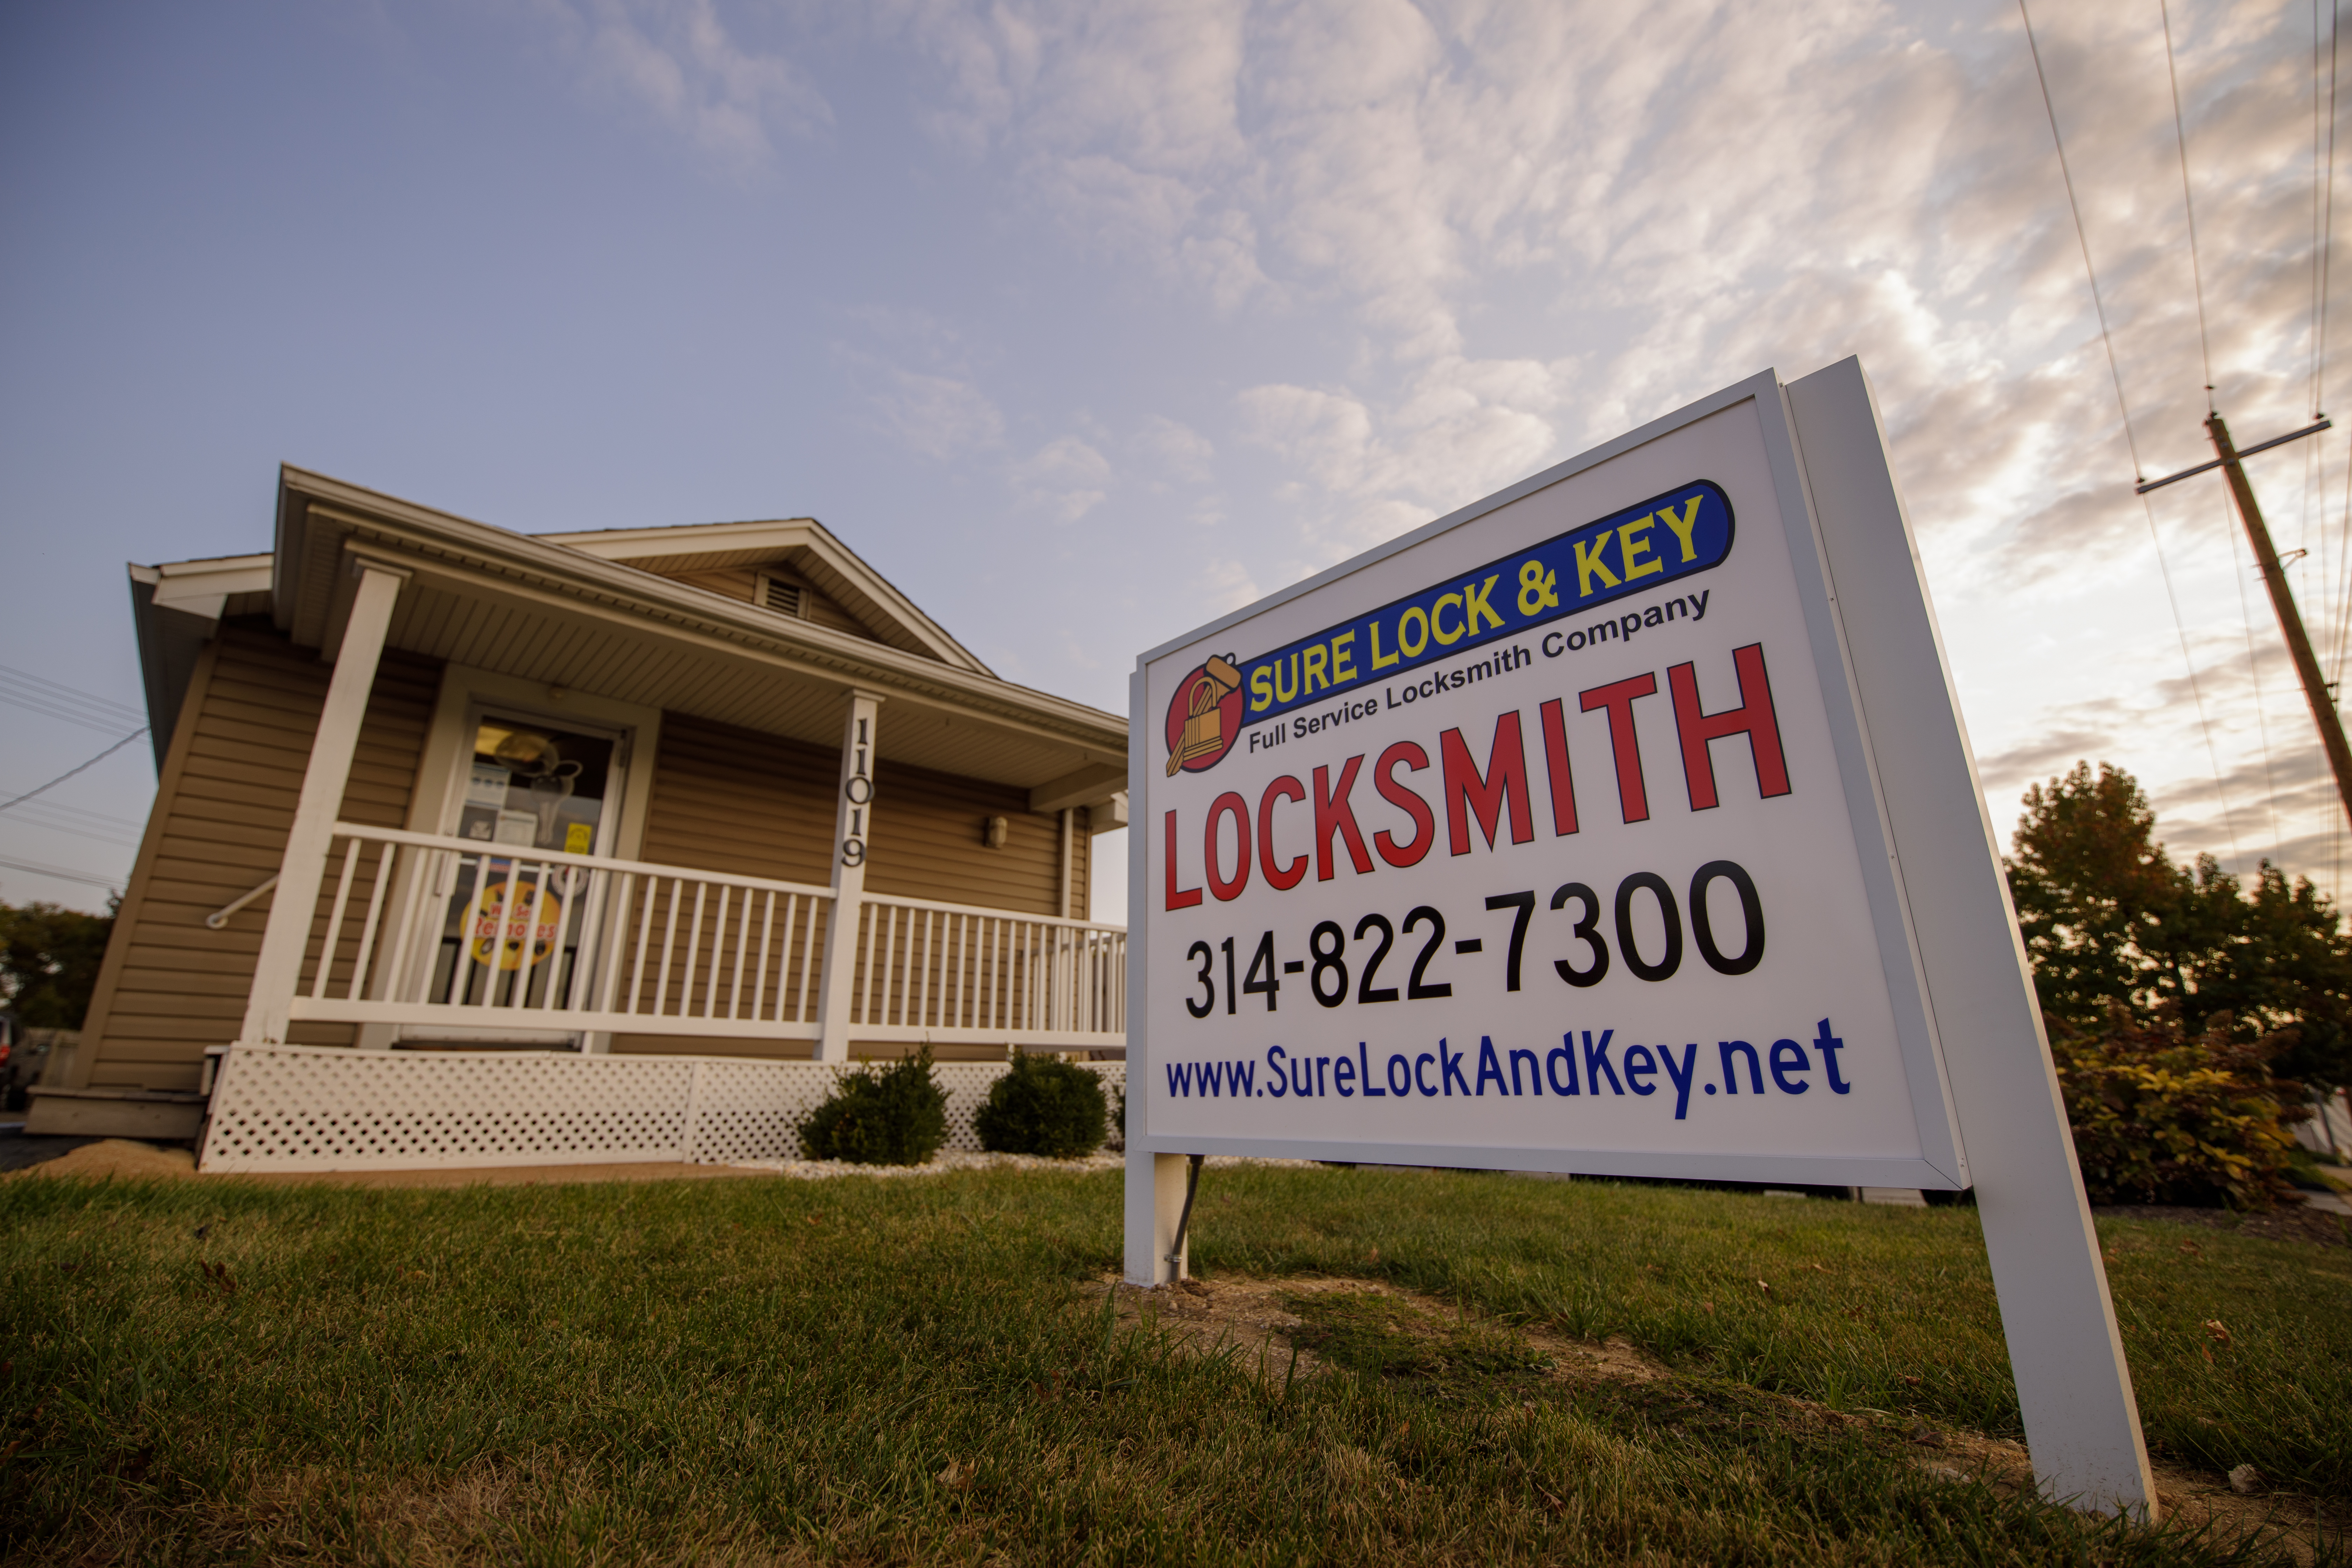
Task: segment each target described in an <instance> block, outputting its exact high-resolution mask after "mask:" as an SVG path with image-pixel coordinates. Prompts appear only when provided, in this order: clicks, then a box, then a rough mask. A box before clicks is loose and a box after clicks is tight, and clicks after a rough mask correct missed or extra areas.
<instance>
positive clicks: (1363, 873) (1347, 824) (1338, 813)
mask: <svg viewBox="0 0 2352 1568" xmlns="http://www.w3.org/2000/svg"><path fill="white" fill-rule="evenodd" d="M1363 765H1364V759H1363V758H1362V757H1360V756H1355V757H1349V759H1348V760H1347V761H1346V762H1345V763H1341V764H1340V766H1339V788H1338V789H1337V790H1333V789H1331V788H1330V787H1329V784H1330V779H1331V770H1330V769H1329V768H1317V769H1316V770H1315V879H1316V880H1317V881H1318V882H1328V881H1329V880H1330V879H1331V835H1332V833H1333V832H1334V831H1335V830H1336V831H1337V832H1338V833H1339V837H1342V838H1344V839H1346V840H1347V841H1348V860H1349V864H1350V865H1352V866H1354V867H1355V868H1356V875H1357V876H1359V877H1369V876H1370V875H1371V871H1372V858H1371V856H1370V853H1369V852H1367V851H1366V850H1365V848H1364V834H1363V830H1362V829H1361V828H1360V827H1358V826H1356V808H1355V807H1354V806H1352V805H1349V804H1348V794H1349V791H1350V790H1353V789H1354V788H1355V787H1356V770H1357V769H1358V768H1360V767H1362V766H1363Z"/></svg>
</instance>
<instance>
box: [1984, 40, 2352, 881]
mask: <svg viewBox="0 0 2352 1568" xmlns="http://www.w3.org/2000/svg"><path fill="white" fill-rule="evenodd" d="M2017 15H2018V16H2019V18H2020V19H2021V21H2023V22H2024V24H2025V46H2026V47H2027V48H2028V49H2030V50H2031V51H2032V55H2033V79H2034V80H2035V81H2036V82H2038V83H2039V84H2041V88H2042V112H2043V113H2044V114H2046V115H2048V116H2049V119H2050V141H2051V144H2052V145H2053V146H2054V147H2056V148H2057V150H2058V173H2059V174H2060V175H2062V176H2063V178H2064V180H2065V182H2066V210H2067V211H2068V212H2069V213H2071V214H2073V215H2074V243H2075V244H2076V245H2077V246H2079V247H2081V248H2082V252H2083V276H2084V278H2086V279H2089V280H2090V284H2091V309H2092V310H2094V311H2095V312H2096V313H2097V315H2098V319H2099V341H2100V342H2103V343H2105V345H2106V350H2107V374H2108V375H2109V376H2110V377H2111V378H2113V380H2114V382H2115V386H2116V410H2117V412H2119V413H2120V414H2121V415H2122V416H2123V421H2124V445H2125V446H2126V447H2128V448H2129V449H2130V452H2131V459H2132V477H2133V479H2145V478H2146V477H2147V475H2146V473H2145V472H2144V470H2143V469H2142V468H2141V467H2140V460H2139V442H2138V441H2137V439H2136V438H2135V437H2133V435H2132V422H2131V403H2130V401H2129V400H2128V399H2126V397H2125V396H2124V374H2123V371H2122V369H2121V368H2120V367H2119V366H2118V365H2117V364H2116V340H2115V337H2114V335H2113V333H2111V332H2110V331H2108V328H2107V307H2106V304H2105V301H2104V300H2101V298H2100V297H2099V272H2098V268H2095V267H2094V266H2092V265H2091V239H2090V236H2089V235H2088V234H2087V233H2085V232H2084V228H2083V204H2082V203H2081V202H2080V201H2079V200H2077V199H2076V198H2075V195H2074V170H2073V169H2072V168H2071V167H2070V166H2069V165H2068V163H2067V162H2066V139H2065V137H2063V135H2061V134H2060V133H2059V131H2058V110H2057V106H2056V105H2055V104H2053V102H2052V101H2051V98H2050V77H2049V73H2048V72H2046V71H2044V70H2043V69H2042V45H2041V43H2040V42H2039V41H2038V40H2037V39H2036V38H2035V37H2034V36H2033V16H2032V13H2031V12H2029V11H2028V10H2027V9H2026V6H2025V0H2017ZM2347 484H2352V473H2348V474H2347ZM2139 501H2140V510H2141V511H2142V512H2144V513H2145V514H2146V516H2147V538H2148V542H2149V543H2150V544H2152V545H2154V546H2155V547H2156V569H2157V573H2158V575H2159V576H2161V577H2162V578H2163V579H2164V602H2165V603H2166V604H2167V605H2170V606H2171V609H2172V630H2173V635H2174V636H2176V637H2179V639H2180V667H2181V669H2182V670H2183V672H2184V673H2186V674H2187V675H2188V677H2189V698H2190V699H2191V700H2193V701H2194V702H2195V703H2196V705H2197V728H2198V730H2199V731H2200V732H2201V733H2202V734H2203V735H2204V737H2205V760H2206V762H2207V763H2208V764H2210V766H2211V768H2212V770H2213V798H2214V800H2215V801H2216V802H2218V803H2219V804H2220V805H2221V828H2222V831H2223V832H2224V833H2225V834H2227V835H2228V836H2229V839H2230V858H2231V859H2232V860H2236V859H2238V858H2240V851H2239V848H2238V824H2237V819H2236V817H2235V816H2233V815H2232V814H2231V810H2230V792H2229V789H2228V787H2227V786H2226V785H2224V784H2222V782H2221V752H2220V750H2219V749H2218V748H2217V747H2215V745H2214V744H2213V725H2212V721H2210V720H2209V719H2207V718H2206V716H2205V693H2204V690H2203V689H2202V688H2201V687H2200V685H2199V684H2198V680H2197V660H2196V659H2195V658H2194V657H2192V656H2191V655H2190V653H2189V625H2188V623H2187V622H2186V621H2184V620H2182V619H2181V618H2180V595H2178V594H2177V593H2175V592H2174V591H2173V587H2172V565H2171V563H2169V562H2168V561H2167V560H2166V559H2165V558H2164V536H2163V535H2162V534H2161V533H2159V532H2158V530H2157V526H2156V505H2155V503H2154V502H2152V501H2150V500H2148V499H2147V496H2146V495H2144V494H2143V495H2142V496H2141V497H2140V498H2139ZM2347 506H2352V494H2347ZM2273 837H2275V835H2273Z"/></svg>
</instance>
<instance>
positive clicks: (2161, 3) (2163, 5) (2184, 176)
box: [2021, 0, 2213, 414]
mask: <svg viewBox="0 0 2352 1568" xmlns="http://www.w3.org/2000/svg"><path fill="white" fill-rule="evenodd" d="M2021 3H2022V0H2021ZM2156 8H2157V13H2158V15H2159V16H2162V17H2163V18H2164V69H2165V74H2166V75H2167V76H2168V77H2169V78H2170V79H2171V80H2172V141H2173V145H2174V146H2175V147H2177V148H2179V152H2180V205H2181V210H2182V211H2184V212H2186V213H2187V214H2188V215H2189V278H2190V279H2191V280H2192V281H2193V282H2194V283H2195V284H2196V288H2197V348H2198V352H2199V353H2201V354H2202V355H2203V356H2204V362H2205V412H2206V413H2208V414H2210V413H2211V412H2213V346H2212V343H2211V342H2210V339H2209V338H2208V336H2207V334H2206V331H2205V268H2204V266H2203V264H2202V263H2201V262H2200V261H2199V260H2198V258H2197V204H2196V202H2195V201H2194V200H2193V199H2192V198H2191V197H2190V195H2189V132H2188V130H2187V129H2186V127H2184V126H2183V124H2182V123H2181V118H2180V70H2179V67H2178V66H2176V65H2174V64H2173V60H2172V6H2171V4H2170V0H2156Z"/></svg>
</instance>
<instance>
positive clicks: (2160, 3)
mask: <svg viewBox="0 0 2352 1568" xmlns="http://www.w3.org/2000/svg"><path fill="white" fill-rule="evenodd" d="M2157 15H2158V16H2159V17H2160V18H2161V19H2162V21H2163V24H2164V71H2165V77H2166V79H2167V80H2168V81H2169V82H2170V83H2171V85H2172V143H2173V148H2174V150H2175V151H2176V152H2177V153H2179V158H2180V210H2181V213H2182V215H2183V216H2185V217H2186V218H2187V219H2188V223H2189V280H2190V283H2191V285H2192V286H2193V288H2194V290H2195V293H2196V299H2197V352H2198V354H2199V357H2200V362H2201V363H2202V364H2203V365H2204V368H2205V413H2206V415H2207V416H2208V417H2210V416H2211V415H2212V414H2213V412H2214V407H2213V340H2212V335H2211V333H2210V331H2208V330H2207V327H2206V321H2205V266H2204V262H2203V261H2202V260H2201V259H2200V256H2199V253H2198V247H2197V198H2196V195H2195V193H2194V191H2193V190H2192V188H2191V186H2190V183H2189V127H2188V122H2187V119H2186V117H2185V116H2184V115H2183V114H2182V112H2181V108H2180V66H2179V61H2178V60H2177V59H2176V58H2175V56H2174V53H2173V48H2172V5H2171V0H2157ZM2143 499H2145V498H2143ZM2223 504H2224V505H2225V506H2226V505H2227V504H2228V503H2227V501H2226V500H2225V501H2224V503H2223ZM2230 574H2231V576H2232V577H2234V578H2236V579H2237V584H2238V623H2239V625H2240V626H2241V627H2242V629H2243V631H2244V633H2245V638H2246V669H2247V673H2248V674H2249V675H2250V676H2252V679H2253V687H2254V734H2255V737H2256V739H2258V740H2259V741H2260V742H2262V748H2263V789H2264V791H2265V795H2266V798H2265V800H2264V802H2263V804H2264V805H2265V807H2266V808H2267V810H2268V811H2269V814H2270V819H2271V849H2272V853H2273V854H2276V853H2277V852H2278V849H2279V846H2280V843H2281V841H2282V839H2281V835H2280V832H2279V821H2278V783H2277V773H2276V770H2275V768H2274V767H2273V764H2272V761H2271V736H2270V720H2269V717H2268V715H2267V713H2266V711H2265V710H2264V706H2263V675H2262V666H2261V664H2260V662H2259V661H2258V660H2257V659H2256V658H2255V657H2254V620H2253V613H2252V609H2251V608H2250V607H2249V606H2248V605H2247V603H2246V577H2245V572H2244V570H2243V569H2242V568H2241V567H2240V566H2239V565H2238V547H2237V529H2236V526H2235V524H2234V523H2233V524H2232V525H2231V528H2230ZM2209 743H2210V737H2209ZM2232 854H2233V855H2234V854H2235V848H2234V847H2232Z"/></svg>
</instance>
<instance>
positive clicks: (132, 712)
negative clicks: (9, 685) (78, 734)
mask: <svg viewBox="0 0 2352 1568" xmlns="http://www.w3.org/2000/svg"><path fill="white" fill-rule="evenodd" d="M0 678H5V679H8V680H12V681H16V682H18V683H20V684H22V685H24V686H26V687H28V688H30V690H29V691H27V692H26V693H24V694H23V695H25V696H27V697H30V698H34V699H37V700H43V701H47V702H54V703H57V704H58V705H59V706H61V707H65V708H68V709H73V708H89V709H95V710H98V712H99V713H100V716H104V715H108V714H119V715H120V716H121V717H120V718H119V719H117V720H116V721H114V722H112V723H110V724H108V725H107V728H108V729H110V730H119V729H121V727H122V726H123V725H125V724H136V723H137V722H139V721H141V720H142V719H144V718H145V717H146V716H147V713H146V710H144V709H142V708H139V707H135V706H133V705H132V704H131V703H128V702H117V701H116V700H114V699H112V698H111V697H100V695H99V694H98V693H96V692H95V691H84V690H82V689H80V688H79V687H78V686H68V685H67V684H66V683H65V682H64V681H62V680H51V679H48V678H47V676H42V675H35V674H34V673H33V672H32V671H31V670H28V669H17V668H14V667H12V666H9V665H5V664H0Z"/></svg>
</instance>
